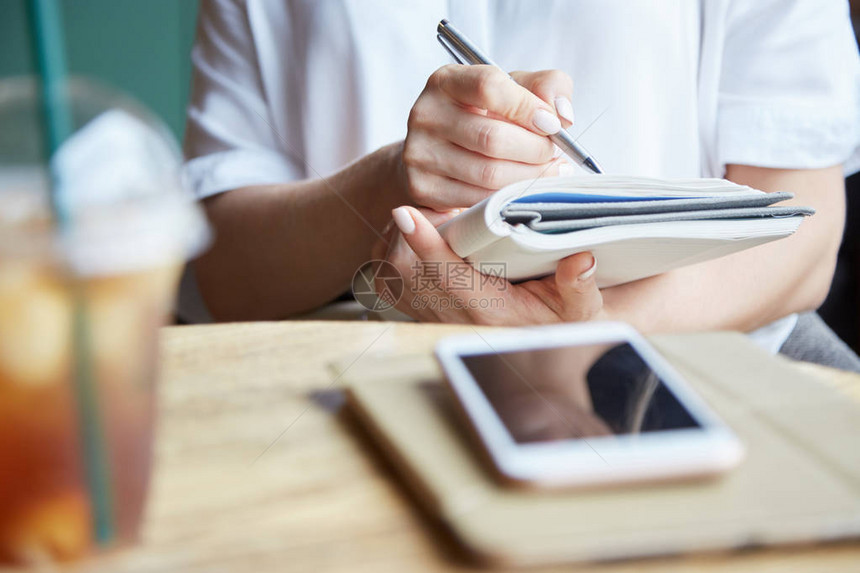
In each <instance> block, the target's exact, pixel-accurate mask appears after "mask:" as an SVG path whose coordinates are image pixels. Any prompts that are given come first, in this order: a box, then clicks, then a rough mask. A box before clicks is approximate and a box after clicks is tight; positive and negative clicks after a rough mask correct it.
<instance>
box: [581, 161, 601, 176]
mask: <svg viewBox="0 0 860 573" xmlns="http://www.w3.org/2000/svg"><path fill="white" fill-rule="evenodd" d="M582 166H583V167H585V168H586V169H588V170H589V171H591V172H592V173H595V174H598V175H599V174H601V173H603V169H601V168H600V165H598V164H597V162H596V161H595V160H594V159H592V158H591V157H586V158H585V159H583V161H582Z"/></svg>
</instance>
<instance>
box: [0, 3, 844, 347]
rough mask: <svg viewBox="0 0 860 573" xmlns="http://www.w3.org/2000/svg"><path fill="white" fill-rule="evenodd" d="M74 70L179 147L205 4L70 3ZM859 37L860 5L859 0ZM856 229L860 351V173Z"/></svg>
mask: <svg viewBox="0 0 860 573" xmlns="http://www.w3.org/2000/svg"><path fill="white" fill-rule="evenodd" d="M62 5H63V13H64V16H65V33H66V44H67V51H68V58H69V62H68V64H69V69H70V71H71V73H73V74H80V75H85V76H89V77H91V78H96V79H99V80H102V81H103V82H106V83H108V84H110V85H112V86H115V87H117V88H119V89H121V90H122V91H124V92H126V93H129V94H131V95H133V96H134V97H136V98H137V99H138V100H140V101H141V102H142V103H144V104H145V105H146V106H148V107H149V108H150V109H151V110H153V111H155V112H156V113H157V114H158V115H160V116H161V117H162V119H163V120H164V121H165V122H166V123H167V125H168V126H169V127H170V129H171V130H172V131H173V133H174V135H175V136H176V138H177V139H178V140H179V141H182V136H183V132H184V116H185V105H186V102H187V100H188V93H189V87H190V85H189V82H190V73H191V65H190V61H189V54H190V51H191V47H192V44H193V42H194V27H195V19H196V16H197V6H198V0H63V2H62ZM851 7H852V17H853V19H854V23H855V31H856V30H858V29H860V0H851ZM25 8H26V6H25V0H0V14H2V18H0V79H2V78H3V77H6V76H14V75H21V74H31V73H33V70H34V60H33V56H32V53H31V49H30V42H29V38H28V36H27V21H26V13H25ZM847 186H848V225H847V226H846V231H845V240H844V242H843V246H842V250H841V253H840V261H839V266H838V268H837V271H836V276H835V277H834V281H833V287H832V289H831V292H830V296H829V297H828V299H827V301H826V302H825V304H824V306H823V307H822V308H821V310H820V313H821V315H822V316H823V317H824V319H825V320H826V321H827V322H828V323H829V324H830V326H831V327H832V328H833V329H834V330H835V331H836V333H837V334H839V335H840V336H841V337H842V338H843V339H844V340H845V341H846V342H847V343H848V344H849V345H851V346H852V347H853V348H854V349H855V350H858V351H860V174H858V175H854V176H852V177H850V178H849V179H848V181H847Z"/></svg>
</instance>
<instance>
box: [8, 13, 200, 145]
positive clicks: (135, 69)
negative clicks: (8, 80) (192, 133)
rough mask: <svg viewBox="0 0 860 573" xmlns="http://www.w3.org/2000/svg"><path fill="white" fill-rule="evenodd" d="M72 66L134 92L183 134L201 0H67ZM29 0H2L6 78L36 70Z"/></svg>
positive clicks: (74, 71)
mask: <svg viewBox="0 0 860 573" xmlns="http://www.w3.org/2000/svg"><path fill="white" fill-rule="evenodd" d="M61 5H62V9H63V17H64V19H65V22H64V29H65V34H66V49H67V55H68V66H69V71H70V73H72V74H80V75H85V76H89V77H91V78H95V79H98V80H101V81H103V82H105V83H108V84H110V85H112V86H114V87H116V88H119V89H120V90H122V91H123V92H125V93H128V94H131V95H132V96H134V97H135V98H137V99H138V100H140V101H141V102H142V103H144V104H145V105H146V106H147V107H148V108H150V109H151V110H153V111H154V112H156V113H157V114H158V115H160V116H161V118H162V119H163V120H164V121H165V122H166V123H167V125H169V126H170V129H171V130H172V131H173V133H174V135H176V137H177V139H178V140H179V141H182V135H183V131H184V123H185V104H186V101H187V100H188V89H189V87H190V86H189V78H190V75H191V63H190V61H189V54H190V52H191V46H192V44H193V42H194V25H195V20H196V17H197V0H63V1H62V2H61ZM31 52H32V50H31V47H30V38H29V37H28V26H27V13H26V0H0V78H2V77H6V76H15V75H21V74H32V73H33V71H34V70H35V62H34V59H33V56H32V53H31Z"/></svg>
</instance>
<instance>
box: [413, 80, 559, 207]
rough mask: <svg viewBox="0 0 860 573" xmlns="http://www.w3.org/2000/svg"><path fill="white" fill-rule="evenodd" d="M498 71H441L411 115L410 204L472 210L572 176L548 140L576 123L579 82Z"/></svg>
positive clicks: (425, 90)
mask: <svg viewBox="0 0 860 573" xmlns="http://www.w3.org/2000/svg"><path fill="white" fill-rule="evenodd" d="M511 76H512V77H513V78H514V81H512V80H511V78H510V77H508V75H507V74H505V73H504V72H503V71H501V70H499V69H498V68H495V67H493V66H464V65H449V66H444V67H442V68H439V69H438V70H436V72H434V73H433V75H432V76H430V79H429V80H428V81H427V85H426V86H425V88H424V91H423V92H422V93H421V95H420V96H419V97H418V100H417V101H416V102H415V105H414V106H413V107H412V111H411V112H410V114H409V122H408V132H407V135H406V140H405V142H404V144H403V153H402V156H401V162H402V165H403V167H404V170H405V175H406V187H407V190H406V192H407V195H408V199H409V201H408V202H410V203H414V204H416V205H419V206H421V207H428V208H430V209H434V210H436V211H445V210H448V209H453V208H460V207H471V206H472V205H474V204H475V203H477V202H479V201H481V200H482V199H484V198H486V197H487V196H488V195H489V194H490V193H491V192H492V191H495V190H497V189H500V188H502V187H504V186H505V185H509V184H511V183H515V182H517V181H522V180H524V179H536V178H539V177H548V176H552V175H558V174H559V173H560V172H561V174H566V173H567V172H572V170H573V166H572V165H570V164H569V163H567V161H566V160H565V159H563V158H561V157H559V153H560V152H559V150H558V148H557V147H556V146H555V145H553V143H552V142H551V141H550V140H549V139H548V138H547V137H546V136H547V135H551V134H553V133H556V132H558V131H559V130H560V129H561V128H562V127H563V126H564V127H568V126H570V125H571V123H572V122H573V106H572V104H571V102H570V98H571V94H572V92H573V82H572V81H571V79H570V77H569V76H568V75H567V74H565V73H563V72H560V71H556V70H552V71H541V72H532V73H525V72H514V73H513V74H511Z"/></svg>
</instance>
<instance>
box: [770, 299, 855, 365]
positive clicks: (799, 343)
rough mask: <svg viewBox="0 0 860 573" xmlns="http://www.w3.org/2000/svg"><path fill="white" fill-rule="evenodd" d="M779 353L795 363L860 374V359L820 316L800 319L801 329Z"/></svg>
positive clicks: (804, 316) (792, 333) (803, 316)
mask: <svg viewBox="0 0 860 573" xmlns="http://www.w3.org/2000/svg"><path fill="white" fill-rule="evenodd" d="M779 353H780V354H783V355H785V356H788V357H789V358H794V359H795V360H803V361H804V362H814V363H816V364H823V365H824V366H831V367H833V368H839V369H840V370H848V371H850V372H858V373H860V358H858V356H857V354H855V353H854V351H853V350H851V348H849V347H848V345H847V344H845V343H844V342H842V340H841V339H840V338H839V337H838V336H836V333H834V332H833V331H832V330H830V327H829V326H827V324H825V323H824V321H823V320H821V317H820V316H818V313H816V312H807V313H804V314H801V315H799V316H798V319H797V325H796V326H795V327H794V330H792V331H791V334H790V335H789V337H788V339H787V340H786V341H785V343H784V344H783V345H782V348H780V349H779Z"/></svg>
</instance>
